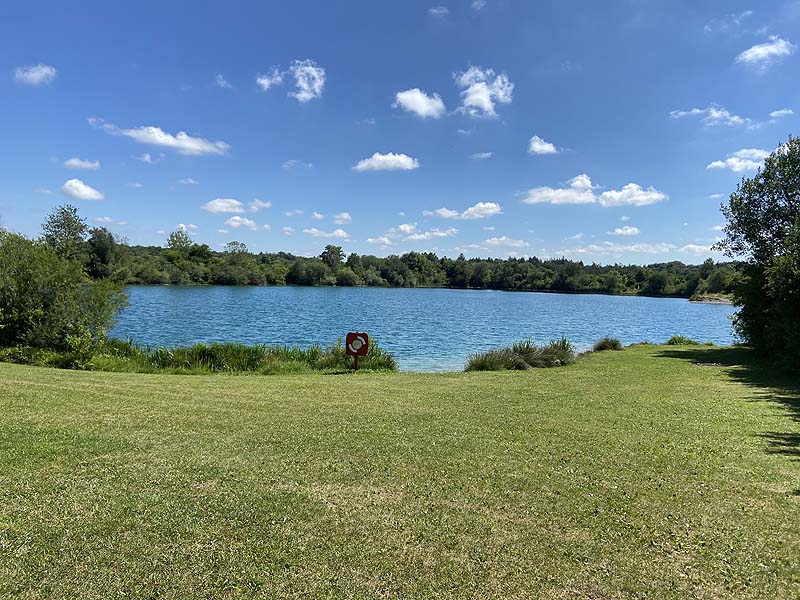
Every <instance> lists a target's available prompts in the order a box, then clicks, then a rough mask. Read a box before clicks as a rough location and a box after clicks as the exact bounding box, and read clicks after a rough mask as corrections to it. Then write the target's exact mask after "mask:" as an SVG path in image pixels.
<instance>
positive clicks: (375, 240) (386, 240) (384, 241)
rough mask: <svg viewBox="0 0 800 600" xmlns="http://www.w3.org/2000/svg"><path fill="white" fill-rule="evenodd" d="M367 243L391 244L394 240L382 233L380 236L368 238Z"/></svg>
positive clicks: (377, 244)
mask: <svg viewBox="0 0 800 600" xmlns="http://www.w3.org/2000/svg"><path fill="white" fill-rule="evenodd" d="M367 243H368V244H374V245H376V246H391V245H392V240H390V239H389V238H388V237H386V236H385V235H382V236H380V237H374V238H367Z"/></svg>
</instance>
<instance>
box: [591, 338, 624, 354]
mask: <svg viewBox="0 0 800 600" xmlns="http://www.w3.org/2000/svg"><path fill="white" fill-rule="evenodd" d="M603 350H622V342H620V341H619V340H618V339H617V338H610V337H604V338H603V339H602V340H598V341H597V342H595V343H594V346H592V352H602V351H603Z"/></svg>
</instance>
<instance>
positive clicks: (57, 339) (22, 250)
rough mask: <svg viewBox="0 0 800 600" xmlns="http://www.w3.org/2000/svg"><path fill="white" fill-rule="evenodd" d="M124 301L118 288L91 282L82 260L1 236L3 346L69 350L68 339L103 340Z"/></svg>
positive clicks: (17, 237) (0, 336)
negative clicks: (80, 337)
mask: <svg viewBox="0 0 800 600" xmlns="http://www.w3.org/2000/svg"><path fill="white" fill-rule="evenodd" d="M125 302H126V297H125V294H124V292H123V291H122V288H121V287H120V286H119V285H117V284H115V283H112V282H111V281H108V280H103V281H100V282H97V283H91V282H90V281H89V280H88V279H87V277H86V275H85V274H84V272H83V268H82V265H81V264H80V263H79V262H78V261H75V260H70V259H68V258H65V257H62V256H60V255H59V254H58V253H57V251H56V250H54V249H53V248H51V247H50V246H48V245H47V244H45V243H43V242H36V241H32V240H28V239H26V238H24V237H22V236H20V235H15V234H11V233H4V232H0V346H15V345H25V346H33V347H37V348H52V349H54V350H68V349H69V348H70V344H69V342H68V339H69V337H70V336H84V335H88V336H90V337H91V338H92V340H93V341H94V342H99V341H102V340H103V339H104V338H105V336H106V332H107V331H108V329H109V328H110V327H111V326H112V324H113V322H114V316H115V315H116V313H117V311H118V310H119V309H120V308H122V307H123V306H124V305H125Z"/></svg>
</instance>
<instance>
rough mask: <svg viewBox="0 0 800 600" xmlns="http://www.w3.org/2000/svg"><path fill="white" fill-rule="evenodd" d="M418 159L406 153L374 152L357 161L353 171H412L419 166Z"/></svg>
mask: <svg viewBox="0 0 800 600" xmlns="http://www.w3.org/2000/svg"><path fill="white" fill-rule="evenodd" d="M419 166H420V165H419V161H418V160H417V159H416V158H412V157H411V156H408V155H407V154H395V153H394V152H389V153H388V154H381V153H380V152H376V153H375V154H373V155H372V156H370V157H369V158H365V159H363V160H360V161H358V163H356V165H355V166H354V167H353V170H355V171H412V170H414V169H418V168H419Z"/></svg>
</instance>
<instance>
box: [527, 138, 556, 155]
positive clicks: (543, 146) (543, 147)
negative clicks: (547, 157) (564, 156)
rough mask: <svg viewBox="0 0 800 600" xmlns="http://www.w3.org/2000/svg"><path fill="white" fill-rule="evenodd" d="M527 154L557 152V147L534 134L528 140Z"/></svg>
mask: <svg viewBox="0 0 800 600" xmlns="http://www.w3.org/2000/svg"><path fill="white" fill-rule="evenodd" d="M528 154H558V148H556V147H555V145H553V144H551V143H550V142H546V141H544V140H543V139H542V138H540V137H539V136H538V135H535V136H533V137H532V138H531V139H530V141H529V142H528Z"/></svg>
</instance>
